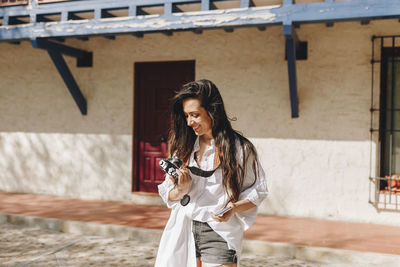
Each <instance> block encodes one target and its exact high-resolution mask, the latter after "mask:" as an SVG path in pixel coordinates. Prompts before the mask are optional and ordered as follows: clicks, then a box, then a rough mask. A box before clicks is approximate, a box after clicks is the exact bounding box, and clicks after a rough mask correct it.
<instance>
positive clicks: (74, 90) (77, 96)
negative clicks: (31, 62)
mask: <svg viewBox="0 0 400 267" xmlns="http://www.w3.org/2000/svg"><path fill="white" fill-rule="evenodd" d="M31 42H32V46H33V47H34V48H41V49H45V50H47V52H48V53H49V56H50V58H51V60H52V61H53V63H54V65H55V66H56V68H57V70H58V72H59V73H60V75H61V77H62V79H63V81H64V83H65V85H66V86H67V88H68V90H69V92H70V93H71V95H72V97H73V98H74V100H75V103H76V105H77V106H78V108H79V110H80V111H81V113H82V115H86V114H87V104H86V100H85V97H84V96H83V94H82V92H81V90H80V88H79V86H78V84H77V83H76V81H75V79H74V76H73V75H72V73H71V71H70V69H69V68H68V65H67V63H66V62H65V60H64V58H63V57H62V54H66V55H69V56H73V57H79V56H82V55H85V53H88V52H87V51H83V50H80V49H76V48H73V47H68V46H66V45H62V44H57V43H53V42H50V41H47V40H31Z"/></svg>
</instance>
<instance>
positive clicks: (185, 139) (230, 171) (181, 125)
mask: <svg viewBox="0 0 400 267" xmlns="http://www.w3.org/2000/svg"><path fill="white" fill-rule="evenodd" d="M187 98H194V99H198V100H199V101H200V104H201V106H202V107H203V108H204V109H205V110H206V111H207V114H208V116H210V118H211V124H212V125H211V126H212V135H213V137H214V140H215V145H216V146H217V147H218V148H219V149H218V150H219V155H215V156H218V157H219V158H220V162H221V165H220V166H221V168H222V175H223V179H222V185H223V187H224V190H225V192H226V193H227V194H228V197H229V201H232V202H236V201H238V200H239V195H240V193H241V192H242V191H243V190H244V188H243V182H244V175H245V173H246V166H251V167H252V169H253V172H254V181H253V184H254V183H255V182H256V179H257V177H258V161H257V152H256V150H255V148H254V146H253V144H252V143H251V142H250V141H249V140H248V139H247V138H245V137H244V136H243V135H241V134H240V133H239V132H237V131H235V130H234V129H233V128H232V125H231V122H230V120H229V118H228V116H227V115H226V112H225V107H224V102H223V101H222V97H221V94H220V93H219V90H218V88H217V87H216V86H215V84H214V83H213V82H211V81H209V80H199V81H195V82H190V83H188V84H185V85H184V86H183V88H182V89H181V90H180V91H179V92H178V93H177V94H176V95H175V97H174V98H173V101H172V112H171V113H172V116H171V120H172V121H171V130H170V134H169V139H168V144H169V155H170V156H171V155H172V154H175V155H176V156H177V157H179V158H180V159H182V160H183V161H184V162H186V161H187V160H188V159H189V157H190V154H191V153H192V149H193V146H194V143H195V141H196V138H197V137H196V134H195V133H194V131H193V129H192V128H191V127H189V126H187V122H186V118H185V114H184V113H183V105H182V104H183V100H185V99H187ZM237 142H239V144H240V147H241V152H242V154H243V155H242V156H243V162H238V158H237V152H238V151H237ZM248 160H252V162H250V164H249V162H247V161H248Z"/></svg>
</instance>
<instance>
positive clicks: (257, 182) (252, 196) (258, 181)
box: [239, 156, 268, 206]
mask: <svg viewBox="0 0 400 267" xmlns="http://www.w3.org/2000/svg"><path fill="white" fill-rule="evenodd" d="M253 160H254V156H249V157H247V160H246V162H245V163H244V164H246V165H245V166H246V168H245V174H244V181H243V188H244V191H242V193H240V195H239V200H243V199H248V200H250V201H251V202H252V203H253V204H254V205H256V206H259V205H260V204H261V202H262V201H263V200H264V199H265V198H266V196H267V195H268V188H267V179H266V177H265V172H264V170H263V168H262V166H261V164H260V162H259V161H258V159H256V160H257V161H256V162H257V164H256V166H253ZM241 162H243V159H241ZM254 167H255V168H256V170H255V171H254ZM255 173H256V174H257V178H256V177H255Z"/></svg>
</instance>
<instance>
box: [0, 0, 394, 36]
mask: <svg viewBox="0 0 400 267" xmlns="http://www.w3.org/2000/svg"><path fill="white" fill-rule="evenodd" d="M77 1H78V2H79V3H77ZM399 16H400V6H399V5H398V1H397V0H380V1H375V0H147V1H142V0H118V1H110V0H76V1H66V0H1V3H0V23H1V25H0V40H6V41H20V40H29V39H36V38H51V37H55V38H66V37H77V36H78V37H79V36H84V37H87V36H92V35H108V34H113V35H116V34H129V33H131V34H132V33H140V34H144V33H148V32H164V31H165V32H172V31H182V30H192V31H197V32H198V31H201V30H203V29H212V28H221V29H226V30H229V29H232V28H235V27H259V28H260V29H263V28H265V26H268V25H283V24H288V25H292V24H298V25H300V24H302V23H330V24H332V23H334V22H338V21H346V20H352V21H354V20H371V19H385V18H397V17H399Z"/></svg>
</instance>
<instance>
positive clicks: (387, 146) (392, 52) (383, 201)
mask: <svg viewBox="0 0 400 267" xmlns="http://www.w3.org/2000/svg"><path fill="white" fill-rule="evenodd" d="M372 54H373V60H372V66H373V67H372V79H373V81H372V101H371V113H372V114H371V141H373V140H374V141H375V142H376V144H377V147H376V148H377V149H378V153H377V161H378V162H377V166H378V168H377V175H375V176H377V177H371V178H370V179H371V182H372V184H373V185H374V187H373V188H374V190H373V191H374V196H373V198H372V201H371V203H373V204H374V205H375V207H376V208H377V209H383V210H394V211H400V36H384V37H373V53H372ZM375 57H378V58H375ZM376 67H379V68H380V70H379V72H377V71H375V70H374V68H376ZM376 73H378V74H379V76H380V77H375V78H374V76H376ZM376 78H379V79H378V81H379V80H380V84H379V85H378V86H379V87H380V89H379V95H378V94H374V83H375V82H374V79H376ZM378 86H377V87H378ZM374 95H375V96H379V101H378V102H374V100H373V98H374ZM376 113H378V114H376ZM374 119H375V120H377V121H378V123H377V124H374V123H373V121H374ZM374 126H375V127H374ZM377 126H378V127H377ZM374 128H375V129H374ZM376 128H378V129H376ZM371 153H372V152H371ZM371 158H372V157H371ZM371 176H372V175H371ZM370 200H371V192H370Z"/></svg>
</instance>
